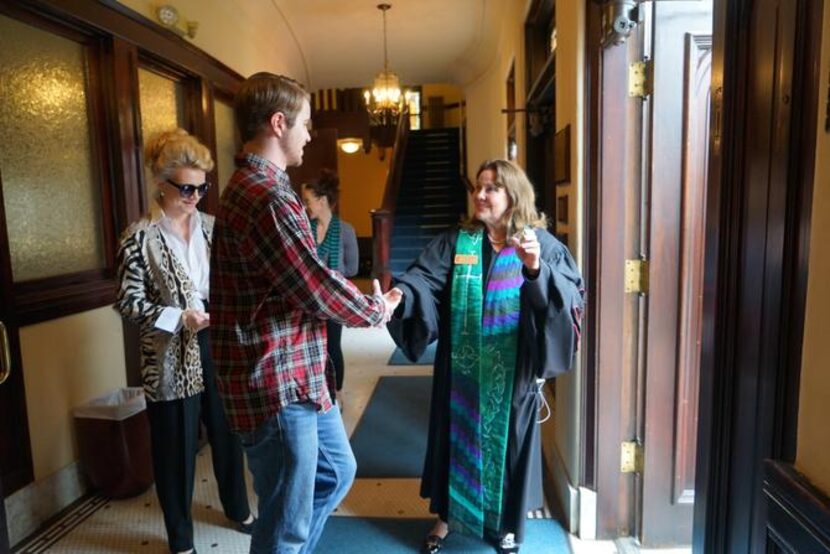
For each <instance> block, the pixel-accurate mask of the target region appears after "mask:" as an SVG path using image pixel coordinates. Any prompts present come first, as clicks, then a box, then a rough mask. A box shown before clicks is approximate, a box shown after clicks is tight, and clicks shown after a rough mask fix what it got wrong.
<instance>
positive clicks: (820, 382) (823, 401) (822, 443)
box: [796, 2, 830, 493]
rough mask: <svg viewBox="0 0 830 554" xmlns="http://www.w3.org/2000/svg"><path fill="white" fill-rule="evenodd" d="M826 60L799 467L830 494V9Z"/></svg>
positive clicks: (828, 6) (829, 11)
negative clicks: (829, 123)
mask: <svg viewBox="0 0 830 554" xmlns="http://www.w3.org/2000/svg"><path fill="white" fill-rule="evenodd" d="M823 28H824V37H823V46H822V56H821V71H822V74H821V80H820V81H819V82H820V83H821V94H819V102H820V105H819V108H820V109H819V110H818V111H819V121H818V132H817V138H816V141H817V142H816V175H815V184H814V189H813V216H812V232H811V237H810V276H809V281H808V285H807V287H808V288H807V315H806V319H805V322H804V350H803V357H802V368H801V397H800V404H799V414H798V452H797V455H796V467H797V468H798V470H799V471H801V472H802V473H804V474H805V475H806V476H807V477H808V478H809V479H810V480H811V481H812V482H813V483H814V484H815V485H816V486H817V487H819V488H820V489H822V490H823V491H824V492H826V493H830V432H828V431H827V420H828V419H830V371H827V361H828V360H830V341H828V340H827V323H826V321H825V317H826V314H827V313H828V312H830V289H828V287H827V283H828V281H830V219H828V217H827V214H828V213H830V164H828V162H827V160H828V159H830V134H828V133H827V132H825V131H824V117H825V110H824V106H825V104H824V103H825V98H826V96H825V95H824V93H825V92H826V90H827V89H826V88H825V87H826V86H827V82H828V79H830V76H829V75H828V68H830V3H827V2H825V4H824V26H823Z"/></svg>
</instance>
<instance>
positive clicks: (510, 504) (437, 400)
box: [387, 160, 583, 554]
mask: <svg viewBox="0 0 830 554" xmlns="http://www.w3.org/2000/svg"><path fill="white" fill-rule="evenodd" d="M469 192H470V196H471V201H472V203H473V206H474V213H473V215H472V216H471V217H470V218H469V219H468V220H467V221H465V222H464V223H463V224H462V226H461V228H460V229H456V230H453V231H450V232H447V233H444V234H442V235H439V236H438V237H436V238H435V239H434V240H433V241H432V242H431V243H430V244H429V245H428V246H427V247H426V248H425V250H424V251H423V252H422V253H421V255H420V256H419V257H418V259H417V260H416V261H415V262H414V263H413V264H412V265H411V266H410V267H409V269H408V270H407V271H406V272H405V273H404V274H403V275H401V276H399V277H398V278H396V279H395V280H394V282H393V286H394V287H395V288H397V289H398V290H399V291H400V293H401V294H402V302H401V305H400V306H399V307H398V309H397V311H396V312H395V315H394V317H393V319H392V321H390V322H389V324H388V326H387V327H388V329H389V332H390V334H391V335H392V337H393V339H394V340H395V342H396V343H397V345H398V346H399V347H400V348H401V349H402V350H403V352H404V353H405V354H406V355H407V357H408V358H410V359H411V360H417V359H418V358H419V357H420V356H421V354H422V353H423V352H424V350H425V349H426V347H427V346H428V345H429V344H430V343H431V342H432V341H434V340H436V339H437V340H438V345H437V354H436V359H435V369H434V377H433V385H432V401H431V405H430V425H429V437H428V444H427V452H426V458H425V461H424V470H423V475H422V482H421V496H422V497H424V498H429V499H430V511H431V512H433V513H436V514H438V519H437V520H436V523H435V525H434V527H433V528H432V530H431V531H430V532H429V534H428V535H427V537H426V539H425V541H424V544H423V547H422V552H425V553H429V554H435V553H436V552H438V551H439V550H441V548H442V546H443V539H444V538H445V537H446V535H447V533H448V532H449V531H450V529H453V530H455V529H458V530H460V531H462V532H466V533H471V534H477V535H479V536H484V538H487V539H490V540H493V541H497V543H498V546H499V549H500V550H501V552H517V551H518V549H519V545H520V544H521V542H522V539H523V536H524V521H525V519H526V517H527V512H528V510H530V509H536V508H539V507H541V506H542V504H543V500H542V471H541V447H540V433H539V425H538V423H537V419H538V412H539V408H540V406H541V405H542V403H543V402H544V399H543V397H542V393H541V385H542V384H543V383H544V380H545V379H550V378H552V377H555V376H557V375H559V374H560V373H563V372H565V371H568V370H569V369H570V367H571V364H572V361H573V357H574V354H575V352H576V348H577V345H578V340H579V326H580V318H581V312H582V295H583V290H582V278H581V276H580V272H579V270H578V269H577V267H576V264H575V263H574V260H573V258H572V257H571V255H570V253H569V252H568V249H567V248H566V247H565V246H564V245H563V244H562V243H561V242H559V241H558V240H557V239H556V238H554V237H553V236H552V235H551V234H550V233H548V232H547V231H546V230H545V229H544V227H545V225H546V223H545V218H544V215H543V214H540V213H538V212H537V210H536V207H535V195H534V192H533V186H532V185H531V184H530V182H529V181H528V179H527V176H526V175H525V174H524V172H523V171H522V170H521V169H520V168H519V167H518V166H516V165H515V164H513V163H511V162H507V161H504V160H494V161H488V162H485V163H484V164H482V166H481V167H480V168H479V170H478V173H477V175H476V184H475V186H474V187H472V188H471V190H470V191H469ZM459 237H462V238H459ZM465 237H472V243H473V244H475V245H476V246H475V248H480V250H473V251H472V254H471V253H470V251H468V250H464V251H461V250H459V248H461V247H460V246H459V243H460V242H461V241H465V242H464V244H465V245H468V244H470V241H469V240H468V238H465ZM476 237H480V240H478V239H477V238H476ZM476 241H478V242H476ZM479 244H480V246H478V245H479ZM511 248H512V250H506V249H511ZM503 250H505V255H504V256H500V253H501V252H502V251H503ZM478 252H480V258H481V260H480V266H479V267H480V270H479V271H480V275H481V283H482V289H484V290H485V291H486V290H487V289H488V284H489V283H490V281H491V280H492V281H495V280H496V279H497V278H496V277H493V275H496V273H497V272H498V271H499V270H497V271H496V272H494V267H496V266H497V264H496V260H497V259H500V260H502V261H501V262H499V264H501V265H503V264H504V263H509V260H505V257H508V258H511V259H512V260H513V263H514V267H515V266H518V268H519V269H517V270H515V271H516V273H514V274H513V275H514V279H513V281H511V282H512V283H514V285H513V286H514V287H515V297H516V301H515V304H514V306H515V311H516V312H517V314H516V315H517V320H516V318H515V317H514V321H516V323H517V325H515V326H514V331H513V332H514V333H515V335H517V336H516V338H515V339H513V340H514V343H515V349H508V351H509V352H510V354H511V356H510V357H513V356H512V354H513V353H514V352H515V366H514V367H510V368H508V369H509V371H512V372H513V373H512V376H513V378H512V390H510V387H507V392H506V395H507V396H506V399H505V404H506V405H507V406H506V407H505V414H509V415H508V416H507V417H505V419H504V421H505V426H504V428H503V433H502V434H506V439H504V440H506V447H504V448H503V449H502V452H503V453H504V454H503V460H502V464H503V472H502V473H501V474H500V475H503V481H502V483H503V485H502V487H500V488H501V490H499V491H494V492H495V493H496V494H497V495H498V496H496V498H498V499H499V500H498V502H500V503H501V509H500V510H499V509H496V510H495V513H496V518H497V521H498V523H496V524H493V523H492V518H491V522H490V524H489V525H488V524H487V523H486V521H485V522H484V524H483V526H482V524H481V523H482V522H481V521H479V522H478V523H479V524H478V525H473V526H470V525H469V524H468V523H465V517H466V514H457V515H456V514H454V512H460V511H463V510H462V509H461V508H457V506H459V502H458V501H455V500H454V499H453V498H452V496H453V495H454V494H456V493H455V492H453V493H452V494H451V493H450V489H451V481H453V480H454V479H455V481H454V482H457V481H458V477H456V475H457V474H458V472H457V471H456V470H454V469H452V468H455V467H457V464H456V462H455V461H453V457H454V456H456V457H461V456H462V455H461V454H453V452H458V449H457V448H455V445H456V444H457V443H454V442H453V441H454V440H455V441H457V440H458V439H454V438H452V437H454V436H457V433H456V420H454V419H453V417H457V416H453V415H452V412H456V413H457V411H458V404H459V402H458V400H457V398H458V396H457V394H456V390H455V389H454V383H453V381H454V379H455V381H456V383H455V385H456V386H458V383H460V382H461V380H462V377H461V376H460V375H461V374H460V373H459V372H460V371H461V370H459V369H458V368H456V369H455V370H454V367H453V360H454V359H456V360H460V359H461V358H458V357H457V356H458V353H457V351H456V352H454V351H453V348H454V346H453V343H454V342H455V343H456V350H458V349H460V346H459V344H458V343H461V341H462V340H463V339H461V338H457V337H458V336H459V335H457V334H456V335H454V333H453V325H456V327H457V326H458V325H459V324H457V323H455V324H453V323H452V321H453V317H454V316H455V317H458V314H457V313H454V311H458V310H459V309H460V308H459V305H458V304H459V298H460V297H459V296H458V295H456V294H454V288H453V281H454V280H458V281H461V279H458V278H455V279H454V275H459V273H458V271H459V269H460V266H462V265H464V264H478V263H479V259H478V257H479V254H478ZM513 252H515V256H513V255H512V253H513ZM517 258H518V260H519V261H520V262H521V264H517V263H516V259H517ZM501 265H499V267H501ZM463 271H467V270H466V268H463V269H462V273H463ZM499 275H501V274H499ZM504 282H505V283H507V282H508V281H504ZM475 283H476V287H477V286H478V285H477V283H478V282H477V281H476V282H475ZM461 286H462V285H459V287H461ZM495 288H496V289H498V290H503V289H502V288H501V286H500V285H497V286H496V287H495ZM485 294H486V292H483V293H482V295H485ZM467 296H470V295H469V294H468V295H467ZM484 298H485V300H484V302H483V303H484V304H485V305H486V304H487V302H488V298H489V297H486V296H485V297H484ZM481 299H482V296H481V295H479V296H478V297H477V301H478V302H481ZM464 302H467V301H466V300H465V301H464ZM463 309H465V310H470V309H471V308H469V307H466V308H463ZM480 313H481V308H479V311H478V312H473V314H474V315H475V317H480V316H479V314H480ZM487 318H488V316H487V309H486V306H485V309H484V319H485V321H486V320H487ZM508 319H509V318H508ZM454 336H455V337H456V338H454ZM478 340H479V344H482V343H483V344H486V343H488V342H489V341H490V338H489V337H484V340H482V339H481V338H479V339H478ZM502 351H503V350H502ZM482 352H484V350H482ZM494 354H495V355H494ZM498 357H499V355H498V352H496V353H493V352H490V354H487V355H485V354H482V355H481V357H480V362H477V363H479V364H480V367H481V369H480V370H479V371H480V375H482V376H483V375H485V372H487V371H490V370H489V367H490V365H489V364H491V362H490V361H489V360H491V359H494V358H498ZM455 365H456V366H460V365H461V362H457V363H456V364H455ZM511 365H512V364H511ZM499 371H501V370H499ZM506 375H510V373H506ZM454 376H455V377H454ZM485 378H487V379H489V376H487V377H485ZM473 379H474V380H475V378H473ZM465 386H466V385H465ZM474 386H475V385H474ZM482 386H483V385H482ZM474 393H475V391H474ZM451 397H452V398H453V399H454V400H453V401H452V402H451V400H450V399H451ZM473 398H474V396H473ZM482 398H483V397H482ZM479 407H481V406H479ZM488 409H489V408H487V407H486V406H485V407H484V409H482V410H480V414H481V420H482V421H484V420H485V419H486V417H487V410H488ZM451 423H452V424H453V426H452V429H451ZM480 425H481V424H480ZM478 439H479V444H483V441H480V439H481V436H479V437H478ZM479 465H481V463H480V462H479ZM484 465H487V464H486V461H485V464H484ZM454 471H456V473H454V474H453V472H454ZM451 474H452V475H451ZM463 477H464V478H466V477H467V475H466V473H465V474H464V475H463ZM463 480H464V479H462V481H463ZM462 486H463V485H462ZM476 486H479V487H485V488H486V484H484V480H483V479H482V480H481V483H476ZM473 488H475V487H473ZM491 488H493V487H491ZM491 496H492V494H491ZM461 505H465V501H462V502H461ZM485 511H486V510H485ZM487 513H488V514H489V515H492V512H487ZM480 515H481V514H479V516H480ZM448 522H449V525H448Z"/></svg>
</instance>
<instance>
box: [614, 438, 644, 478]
mask: <svg viewBox="0 0 830 554" xmlns="http://www.w3.org/2000/svg"><path fill="white" fill-rule="evenodd" d="M643 457H644V456H643V445H642V444H640V443H638V442H636V441H628V442H623V443H622V444H620V473H642V472H643Z"/></svg>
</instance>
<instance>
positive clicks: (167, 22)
mask: <svg viewBox="0 0 830 554" xmlns="http://www.w3.org/2000/svg"><path fill="white" fill-rule="evenodd" d="M156 19H158V21H159V23H161V24H162V25H163V26H164V27H166V28H167V29H170V30H171V31H173V32H174V33H176V34H177V35H179V36H180V37H183V36H187V37H189V38H191V39H192V38H196V30H197V29H198V28H199V22H198V21H185V22H184V25H185V27H187V30H186V31H185V30H183V29H182V28H181V27H179V19H180V17H179V10H177V9H176V8H175V6H172V5H171V4H162V5H160V6H158V7H157V8H156Z"/></svg>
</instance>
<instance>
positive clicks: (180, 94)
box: [138, 68, 184, 201]
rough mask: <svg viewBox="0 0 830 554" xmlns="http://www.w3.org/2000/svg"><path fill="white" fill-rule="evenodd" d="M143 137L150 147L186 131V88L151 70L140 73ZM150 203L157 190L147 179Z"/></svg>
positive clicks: (142, 70)
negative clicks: (180, 129) (179, 129)
mask: <svg viewBox="0 0 830 554" xmlns="http://www.w3.org/2000/svg"><path fill="white" fill-rule="evenodd" d="M138 94H139V102H141V137H142V139H143V140H144V144H145V145H146V144H148V143H149V142H150V141H151V140H153V139H154V138H155V137H156V136H158V135H159V133H163V132H165V131H170V130H172V129H175V128H176V127H184V85H182V83H180V82H179V81H175V80H173V79H170V78H168V77H164V76H162V75H159V74H158V73H154V72H152V71H150V70H148V69H144V68H139V69H138ZM146 177H147V178H146V181H147V182H146V186H145V190H146V193H147V200H148V201H149V199H150V195H151V193H152V191H153V190H154V187H153V186H152V183H151V182H150V179H149V174H148V175H147V176H146Z"/></svg>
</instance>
